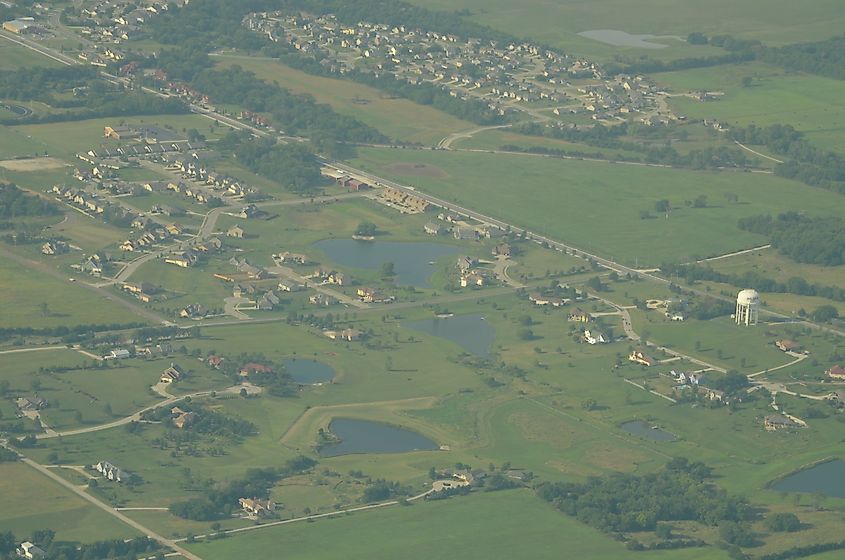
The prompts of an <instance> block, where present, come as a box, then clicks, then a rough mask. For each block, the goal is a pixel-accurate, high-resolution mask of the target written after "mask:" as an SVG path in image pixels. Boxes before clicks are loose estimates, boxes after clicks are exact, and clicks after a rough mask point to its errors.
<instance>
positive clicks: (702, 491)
mask: <svg viewBox="0 0 845 560" xmlns="http://www.w3.org/2000/svg"><path fill="white" fill-rule="evenodd" d="M710 476H711V472H710V469H709V468H708V467H707V466H705V465H703V464H702V463H699V462H696V463H690V462H689V461H687V460H686V459H682V458H681V459H674V460H672V461H670V462H669V463H668V464H667V465H666V467H664V469H663V470H661V471H659V472H657V473H654V474H646V475H631V474H620V473H617V474H611V475H605V476H601V477H590V478H589V479H588V480H587V481H586V482H583V483H572V482H569V483H566V482H558V483H549V482H545V483H542V484H540V485H538V486H537V488H536V491H537V494H538V495H539V496H540V497H541V498H542V499H544V500H546V501H548V502H551V503H552V504H553V505H554V506H555V507H557V508H558V509H559V510H561V511H562V512H564V513H566V514H568V515H571V516H574V517H577V518H578V520H580V521H582V522H583V523H586V524H588V525H590V526H592V527H595V528H597V529H600V530H602V531H607V532H630V531H653V530H655V529H656V528H657V526H658V522H661V521H698V522H701V523H705V524H708V525H717V524H720V523H721V522H725V521H730V522H744V521H747V520H749V519H750V518H751V516H752V509H751V508H750V507H749V505H748V503H747V502H746V501H745V499H744V498H741V497H738V496H732V495H730V494H728V493H727V492H725V491H724V490H721V489H719V488H717V487H716V486H714V485H713V484H712V482H711V481H710Z"/></svg>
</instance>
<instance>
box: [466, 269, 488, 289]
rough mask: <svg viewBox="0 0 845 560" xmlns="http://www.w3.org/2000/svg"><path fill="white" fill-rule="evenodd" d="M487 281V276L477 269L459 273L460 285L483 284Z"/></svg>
mask: <svg viewBox="0 0 845 560" xmlns="http://www.w3.org/2000/svg"><path fill="white" fill-rule="evenodd" d="M486 283H487V277H486V276H484V274H482V273H481V272H479V271H477V270H472V271H470V272H468V273H466V274H461V287H462V288H466V287H468V286H484V285H485V284H486Z"/></svg>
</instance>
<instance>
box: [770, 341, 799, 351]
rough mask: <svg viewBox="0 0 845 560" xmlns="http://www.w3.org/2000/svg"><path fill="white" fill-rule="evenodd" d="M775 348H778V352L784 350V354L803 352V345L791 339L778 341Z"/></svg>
mask: <svg viewBox="0 0 845 560" xmlns="http://www.w3.org/2000/svg"><path fill="white" fill-rule="evenodd" d="M775 346H777V347H778V350H782V351H783V352H798V351H800V350H801V345H800V344H799V343H797V342H795V341H794V340H789V339H784V340H778V341H776V342H775Z"/></svg>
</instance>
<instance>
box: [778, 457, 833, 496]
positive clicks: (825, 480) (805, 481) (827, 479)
mask: <svg viewBox="0 0 845 560" xmlns="http://www.w3.org/2000/svg"><path fill="white" fill-rule="evenodd" d="M772 489H773V490H776V491H778V492H808V493H811V494H823V495H825V496H831V497H834V498H845V461H842V460H841V459H836V460H835V461H828V462H826V463H819V464H818V465H815V466H814V467H810V468H808V469H804V470H803V471H798V472H797V473H794V474H791V475H789V476H787V477H785V478H782V479H780V480H778V481H777V482H775V483H774V484H772Z"/></svg>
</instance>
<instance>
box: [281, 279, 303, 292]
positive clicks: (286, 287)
mask: <svg viewBox="0 0 845 560" xmlns="http://www.w3.org/2000/svg"><path fill="white" fill-rule="evenodd" d="M278 287H279V289H280V290H281V291H283V292H300V291H302V290H304V289H305V286H303V285H302V284H300V283H298V282H294V281H293V280H282V281H281V282H279V286H278Z"/></svg>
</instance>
